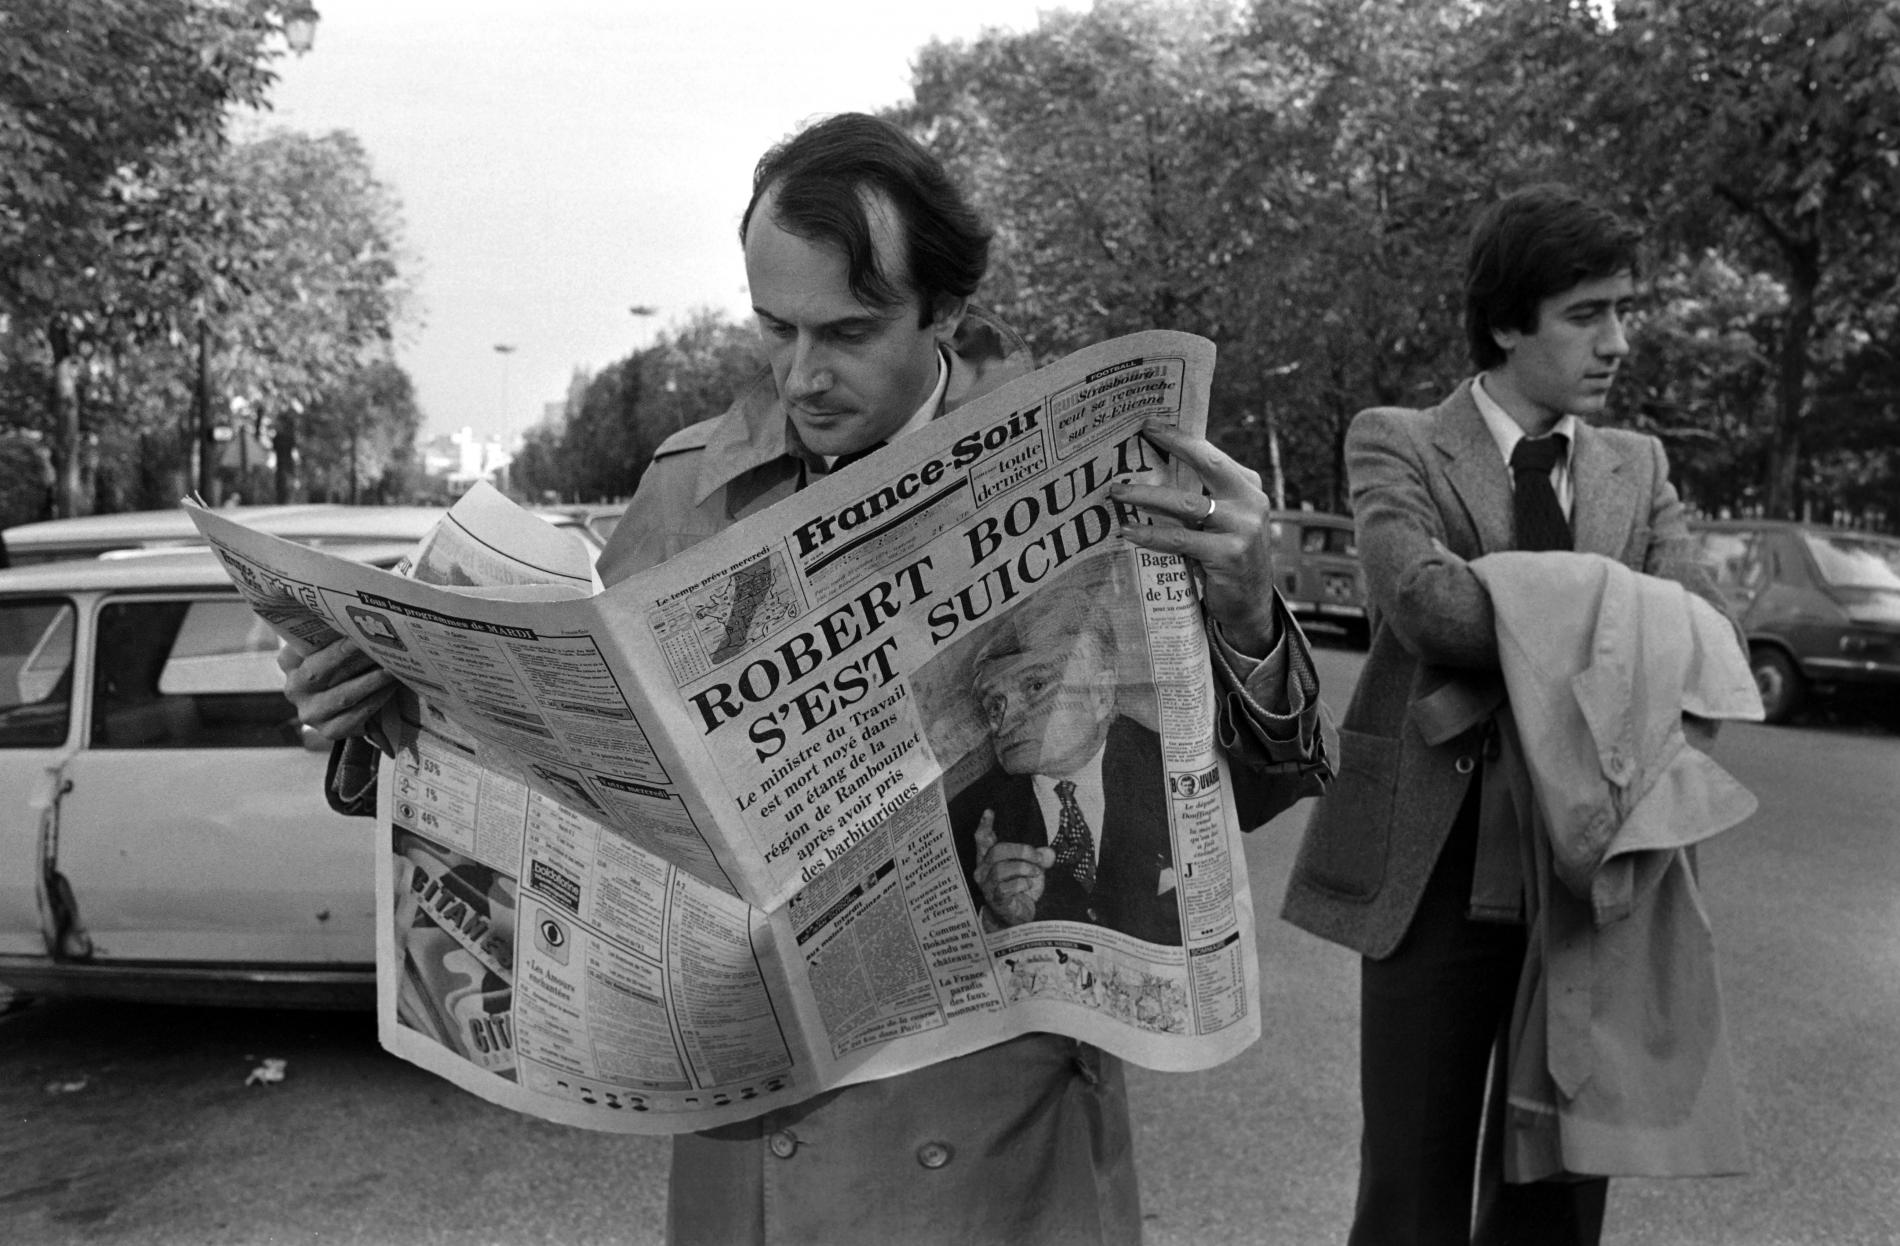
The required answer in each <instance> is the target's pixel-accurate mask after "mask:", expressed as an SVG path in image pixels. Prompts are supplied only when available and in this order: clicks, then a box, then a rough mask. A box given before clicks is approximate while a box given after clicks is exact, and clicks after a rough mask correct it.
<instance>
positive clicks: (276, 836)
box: [0, 544, 408, 1008]
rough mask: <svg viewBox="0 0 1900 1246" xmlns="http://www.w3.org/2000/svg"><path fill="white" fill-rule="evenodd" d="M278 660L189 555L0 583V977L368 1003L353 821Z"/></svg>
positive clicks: (231, 1000)
mask: <svg viewBox="0 0 1900 1246" xmlns="http://www.w3.org/2000/svg"><path fill="white" fill-rule="evenodd" d="M407 550H408V546H407V545H406V544H403V545H384V546H361V547H356V548H355V549H354V551H353V554H352V556H356V557H361V558H363V559H365V560H366V561H371V562H375V563H378V564H380V565H389V564H390V563H393V562H394V561H395V560H396V559H397V558H399V557H400V556H402V555H403V554H404V553H406V552H407ZM276 651H277V639H276V637H275V635H274V634H273V633H272V632H271V631H270V629H269V628H268V627H266V626H265V625H264V624H263V623H262V622H261V621H260V620H259V619H258V618H257V617H256V616H255V615H254V614H252V613H251V611H250V608H249V607H248V606H247V605H246V604H245V603H244V602H243V600H242V599H240V598H239V597H238V595H237V593H236V591H235V590H234V589H233V588H232V586H231V583H230V581H229V580H228V579H227V578H226V577H225V573H224V571H223V569H222V567H221V566H220V565H219V563H218V561H217V560H216V559H215V558H214V557H213V556H212V555H211V554H210V553H209V552H208V551H203V550H199V551H191V552H178V553H151V554H147V555H145V556H142V557H137V558H126V559H93V560H89V561H72V562H55V563H46V564H42V565H36V566H28V567H18V568H15V569H12V570H8V571H0V984H4V985H6V986H9V987H12V988H14V989H16V990H18V991H20V992H22V993H25V994H29V995H33V994H40V995H90V996H101V997H111V998H118V999H135V1000H150V1001H163V1002H168V1003H199V1004H212V1003H215V1004H257V1005H270V1006H307V1007H363V1008H367V1007H371V1006H373V1003H374V979H375V971H374V961H375V932H374V920H373V919H374V912H375V902H374V895H373V891H374V882H373V879H374V877H375V874H374V868H373V857H372V837H371V834H370V827H371V824H370V823H369V822H367V821H361V820H345V819H342V818H339V817H338V816H337V815H336V814H334V813H332V812H331V811H330V810H329V809H328V808H327V807H326V806H325V804H324V801H323V791H322V789H323V782H322V780H323V768H324V764H325V760H326V757H327V754H328V751H329V750H328V745H327V744H325V743H324V742H323V741H321V740H318V739H315V738H311V739H308V740H306V739H305V738H304V734H305V733H304V732H303V729H302V728H301V727H300V725H299V724H298V722H297V719H296V714H295V711H294V710H293V709H292V708H291V705H290V703H289V702H288V701H287V700H285V699H284V696H283V674H282V672H281V671H280V670H279V669H278V667H277V664H276V660H275V657H276Z"/></svg>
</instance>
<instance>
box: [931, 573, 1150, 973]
mask: <svg viewBox="0 0 1900 1246" xmlns="http://www.w3.org/2000/svg"><path fill="white" fill-rule="evenodd" d="M1095 568H1096V569H1092V568H1091V567H1089V566H1084V567H1080V568H1077V569H1076V570H1074V571H1072V572H1070V573H1068V575H1066V576H1065V577H1064V582H1059V583H1056V584H1051V585H1049V586H1048V587H1047V588H1045V589H1044V590H1043V591H1042V592H1040V593H1038V594H1036V595H1035V596H1034V597H1032V598H1029V599H1028V600H1026V601H1025V602H1024V603H1023V604H1022V605H1021V606H1020V607H1019V608H1018V609H1016V610H1014V611H1012V612H1011V613H1009V614H1008V615H1005V616H1003V618H1001V619H999V620H998V621H997V622H996V623H994V624H991V625H990V626H989V627H988V628H987V629H986V630H984V631H982V632H979V633H977V634H976V635H975V636H974V637H973V638H972V640H971V644H972V645H973V646H974V648H973V649H972V650H971V651H970V653H969V657H968V683H967V685H966V688H965V694H966V695H967V697H968V698H969V703H970V712H971V713H972V714H973V715H974V716H975V718H976V720H977V722H978V723H980V724H981V726H982V728H983V731H984V732H985V733H986V735H987V744H986V745H979V746H978V747H977V750H976V752H977V754H978V756H979V757H980V756H981V755H982V754H983V753H984V752H985V751H987V753H988V754H989V755H990V758H991V762H990V765H989V766H988V768H987V769H985V770H983V771H982V772H981V773H980V774H977V775H976V776H975V777H974V778H972V779H970V780H969V781H968V783H967V785H966V786H963V787H962V788H961V790H954V791H953V792H952V795H951V797H950V826H951V831H952V833H953V834H954V836H955V839H956V844H957V852H958V855H959V856H960V858H961V859H962V863H963V868H964V874H965V876H966V877H967V878H968V879H969V880H970V887H971V892H972V896H973V898H974V900H975V902H976V904H977V907H978V909H979V911H980V913H981V914H982V919H983V923H984V926H985V928H986V929H989V930H992V931H996V930H1003V929H1007V928H1009V927H1012V926H1019V925H1022V924H1023V923H1025V922H1032V921H1037V922H1042V921H1072V922H1085V923H1088V924H1091V925H1096V926H1104V927H1107V928H1108V929H1110V930H1116V931H1119V932H1121V933H1122V934H1126V935H1129V936H1131V937H1133V938H1136V939H1140V940H1143V941H1144V942H1148V943H1155V944H1163V945H1167V946H1177V947H1178V946H1179V945H1180V944H1181V914H1180V906H1179V892H1178V888H1177V887H1176V872H1175V861H1174V851H1173V840H1172V836H1171V834H1170V832H1169V820H1168V795H1167V780H1166V776H1165V774H1164V772H1163V768H1162V761H1161V742H1160V739H1159V737H1158V736H1157V735H1156V733H1155V730H1154V728H1153V725H1152V724H1153V723H1154V722H1155V713H1156V707H1155V702H1154V685H1153V683H1152V681H1151V680H1150V679H1149V677H1148V671H1149V666H1148V654H1147V647H1146V641H1145V634H1144V632H1143V631H1142V628H1141V627H1140V624H1139V620H1138V619H1137V618H1135V617H1133V616H1134V613H1135V603H1134V601H1133V600H1132V598H1131V597H1130V596H1129V595H1128V594H1126V593H1118V592H1115V591H1113V590H1112V586H1111V583H1110V581H1109V579H1108V573H1112V571H1113V570H1114V569H1115V568H1116V560H1114V559H1101V560H1097V562H1096V564H1095ZM1116 607H1120V609H1117V608H1116ZM1118 614H1126V615H1128V616H1130V617H1128V618H1126V619H1118V618H1117V615H1118ZM968 768H969V765H968V763H967V762H966V763H965V765H964V766H960V767H958V770H959V771H964V770H967V769H968ZM946 790H952V789H951V788H949V787H947V788H946Z"/></svg>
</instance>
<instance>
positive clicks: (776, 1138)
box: [765, 1129, 798, 1159]
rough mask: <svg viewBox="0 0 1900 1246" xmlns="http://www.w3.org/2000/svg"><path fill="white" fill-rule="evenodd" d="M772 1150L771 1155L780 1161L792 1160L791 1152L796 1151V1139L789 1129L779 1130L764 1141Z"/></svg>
mask: <svg viewBox="0 0 1900 1246" xmlns="http://www.w3.org/2000/svg"><path fill="white" fill-rule="evenodd" d="M765 1145H766V1146H768V1147H771V1148H772V1154H774V1155H776V1156H778V1157H779V1158H780V1159H790V1158H792V1152H794V1151H796V1150H798V1138H797V1137H796V1136H795V1135H794V1134H793V1133H792V1131H791V1130H789V1129H781V1130H779V1131H777V1132H776V1133H774V1134H773V1135H772V1136H771V1137H769V1138H767V1139H766V1140H765Z"/></svg>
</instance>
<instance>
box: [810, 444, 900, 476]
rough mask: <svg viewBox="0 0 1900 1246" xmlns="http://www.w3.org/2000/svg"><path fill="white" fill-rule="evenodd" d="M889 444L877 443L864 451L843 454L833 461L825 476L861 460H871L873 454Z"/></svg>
mask: <svg viewBox="0 0 1900 1246" xmlns="http://www.w3.org/2000/svg"><path fill="white" fill-rule="evenodd" d="M889 444H890V443H889V442H888V441H876V442H872V443H871V444H870V445H868V446H866V447H864V449H862V450H852V451H850V452H849V453H846V454H841V455H839V456H838V457H837V458H835V459H833V460H832V461H831V466H830V467H829V468H827V469H826V471H825V474H826V475H827V476H829V475H830V474H831V473H832V472H841V471H843V470H844V469H845V468H847V467H849V466H851V465H852V464H853V463H855V462H857V461H858V460H859V459H868V458H870V457H871V456H872V455H873V454H876V453H877V452H878V451H879V450H882V449H883V448H884V447H885V446H887V445H889Z"/></svg>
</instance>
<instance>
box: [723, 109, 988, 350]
mask: <svg viewBox="0 0 1900 1246" xmlns="http://www.w3.org/2000/svg"><path fill="white" fill-rule="evenodd" d="M768 190H770V191H774V192H775V194H774V198H773V200H772V219H773V220H774V221H775V222H776V223H777V224H778V226H779V227H780V228H781V229H784V230H786V231H787V232H789V233H793V234H796V235H798V236H799V237H800V238H804V239H806V240H807V241H809V242H814V243H823V244H826V245H828V246H833V247H836V248H838V250H839V251H841V252H843V254H844V257H845V273H846V280H847V281H848V282H849V284H850V287H851V293H852V294H854V295H855V296H857V299H858V301H859V302H861V303H863V304H864V305H865V306H867V307H875V308H880V309H882V308H888V307H893V306H895V305H896V304H898V303H900V302H902V301H903V299H904V295H905V290H904V289H903V287H902V285H900V284H899V281H898V279H897V274H893V273H886V272H881V271H879V269H878V263H877V249H876V248H875V247H874V246H873V245H872V232H871V219H870V216H869V214H868V213H867V210H866V204H865V192H867V191H869V192H875V193H876V194H880V195H882V196H883V197H884V198H885V199H887V200H889V201H890V204H891V206H892V207H894V208H896V210H897V215H898V219H899V222H900V224H901V226H902V231H901V235H900V236H901V239H902V242H903V246H904V258H905V261H906V264H907V266H908V268H909V269H910V285H911V289H913V290H915V291H916V292H917V295H918V299H919V301H920V302H921V303H922V304H923V306H922V308H921V311H920V319H919V321H918V323H919V324H920V325H927V324H929V323H930V321H931V319H932V317H934V316H935V315H936V312H937V308H938V305H939V303H940V302H942V301H943V300H945V299H964V298H968V297H970V295H972V294H974V293H976V287H977V285H978V283H979V282H981V281H982V280H983V274H984V272H985V271H987V270H988V268H989V263H990V236H991V231H990V228H989V226H987V225H985V224H984V223H983V218H982V217H981V216H979V215H978V214H977V211H976V209H975V208H973V207H971V206H970V202H969V200H967V199H965V198H964V196H963V192H962V191H961V190H959V189H958V188H957V185H956V183H955V182H953V181H951V180H950V175H949V173H947V172H946V171H945V170H944V167H943V163H942V162H941V161H940V160H938V159H937V157H936V156H934V155H932V154H931V153H930V150H929V149H928V148H926V147H925V146H924V145H923V144H922V143H919V142H918V141H917V140H916V139H914V138H912V137H911V136H910V135H908V134H906V133H904V132H903V131H902V130H900V129H898V128H897V127H896V126H894V125H892V124H891V123H890V122H888V121H884V120H882V119H881V118H878V117H872V116H869V115H867V114H865V113H840V114H839V115H838V116H835V117H831V118H828V119H826V120H824V121H820V122H818V123H817V124H816V125H813V126H811V127H809V128H807V129H805V130H802V131H800V132H799V133H798V134H796V135H794V136H793V137H792V138H789V139H787V140H785V141H784V142H782V143H780V144H778V146H776V147H774V148H772V150H770V151H768V152H766V153H765V155H763V156H761V157H760V158H759V164H758V167H757V168H756V169H754V170H753V173H752V200H751V202H749V203H747V204H746V208H745V215H744V216H743V217H741V218H740V219H739V242H740V244H741V245H744V243H745V235H746V229H747V228H748V227H749V226H750V225H751V224H752V210H753V209H754V208H756V207H758V206H759V199H760V197H761V196H762V195H764V194H765V192H766V191H768Z"/></svg>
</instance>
